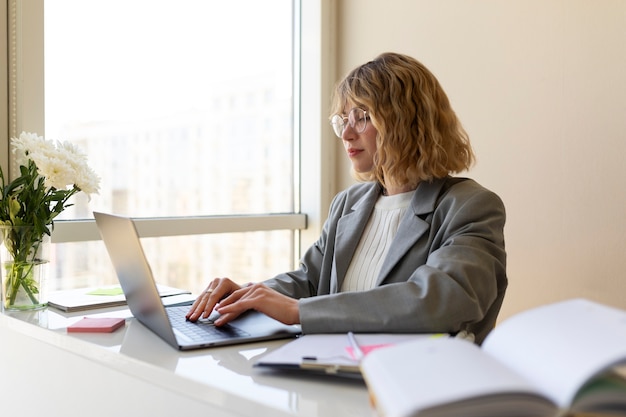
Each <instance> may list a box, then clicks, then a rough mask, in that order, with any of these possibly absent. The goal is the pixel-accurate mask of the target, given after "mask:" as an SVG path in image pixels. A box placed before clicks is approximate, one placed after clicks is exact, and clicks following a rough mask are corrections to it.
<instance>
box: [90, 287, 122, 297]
mask: <svg viewBox="0 0 626 417" xmlns="http://www.w3.org/2000/svg"><path fill="white" fill-rule="evenodd" d="M122 294H124V291H122V288H121V287H113V288H98V289H95V290H93V291H89V292H88V293H87V295H109V296H111V295H122Z"/></svg>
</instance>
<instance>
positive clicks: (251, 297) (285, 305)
mask: <svg viewBox="0 0 626 417" xmlns="http://www.w3.org/2000/svg"><path fill="white" fill-rule="evenodd" d="M247 310H256V311H259V312H261V313H264V314H265V315H268V316H270V317H272V318H274V319H276V320H278V321H280V322H282V323H284V324H298V323H300V310H299V308H298V300H296V299H294V298H291V297H288V296H286V295H283V294H281V293H279V292H278V291H276V290H273V289H271V288H270V287H268V286H266V285H265V284H251V285H248V286H246V287H243V288H241V289H239V290H237V291H234V292H233V293H232V294H230V295H229V296H228V297H226V298H224V299H223V300H222V301H220V302H219V304H218V306H217V312H218V313H220V317H219V318H218V319H217V320H216V321H215V325H216V326H222V325H224V324H226V323H228V322H229V321H231V320H233V319H235V318H236V317H237V316H239V315H240V314H242V313H243V312H245V311H247Z"/></svg>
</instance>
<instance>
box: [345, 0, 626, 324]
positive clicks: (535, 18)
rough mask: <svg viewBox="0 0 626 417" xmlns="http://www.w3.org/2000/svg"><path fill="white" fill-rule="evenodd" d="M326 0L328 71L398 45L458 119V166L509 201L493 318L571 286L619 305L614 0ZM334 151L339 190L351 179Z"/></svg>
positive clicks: (622, 40) (623, 56)
mask: <svg viewBox="0 0 626 417" xmlns="http://www.w3.org/2000/svg"><path fill="white" fill-rule="evenodd" d="M336 6H337V19H338V23H337V24H338V30H337V33H338V38H337V42H338V45H337V52H338V61H337V65H338V68H337V73H338V74H340V75H342V74H345V73H346V72H347V71H348V70H350V69H351V68H353V67H354V66H356V65H359V64H361V63H363V62H365V61H366V60H369V59H371V58H373V57H374V56H375V55H377V54H378V53H380V52H383V51H397V52H403V53H407V54H410V55H412V56H414V57H416V58H417V59H419V60H420V61H422V62H423V63H424V64H425V65H426V66H428V67H429V68H430V69H431V70H432V71H433V72H434V73H435V75H437V77H438V78H439V80H440V81H441V83H442V85H443V87H444V89H445V90H446V91H447V93H448V96H449V97H450V99H451V101H452V104H453V106H454V108H455V109H456V111H457V114H458V115H459V117H460V118H461V120H462V121H463V123H464V125H465V127H466V129H467V130H468V132H469V134H470V137H471V139H472V142H473V145H474V148H475V150H476V153H477V156H478V163H477V165H476V166H475V167H474V168H473V169H472V170H471V171H470V172H469V174H468V175H469V176H471V177H473V178H475V179H477V180H478V181H479V182H481V183H482V184H483V185H485V186H487V187H488V188H491V189H492V190H494V191H496V192H497V193H498V194H499V195H500V196H501V197H502V198H503V200H504V202H505V204H506V207H507V212H508V221H507V226H506V230H505V232H506V239H507V250H508V272H509V279H510V286H509V291H508V294H507V298H506V299H505V303H504V306H503V309H502V314H501V318H504V317H507V316H510V315H511V314H514V313H516V312H518V311H521V310H524V309H527V308H529V307H532V306H535V305H539V304H542V303H546V302H550V301H555V300H560V299H564V298H569V297H578V296H582V297H587V298H590V299H594V300H598V301H601V302H605V303H607V304H610V305H615V306H619V307H623V308H626V209H625V206H626V174H625V173H624V167H625V166H626V1H622V0H507V1H504V0H472V1H469V0H386V1H380V0H337V2H336ZM337 151H338V152H340V155H341V152H342V150H341V148H340V146H339V144H338V145H337ZM337 161H338V166H337V172H338V173H339V174H338V179H337V190H338V189H341V188H344V187H346V186H348V185H349V184H351V183H352V180H351V178H350V175H349V165H348V163H347V160H346V158H343V157H338V158H337Z"/></svg>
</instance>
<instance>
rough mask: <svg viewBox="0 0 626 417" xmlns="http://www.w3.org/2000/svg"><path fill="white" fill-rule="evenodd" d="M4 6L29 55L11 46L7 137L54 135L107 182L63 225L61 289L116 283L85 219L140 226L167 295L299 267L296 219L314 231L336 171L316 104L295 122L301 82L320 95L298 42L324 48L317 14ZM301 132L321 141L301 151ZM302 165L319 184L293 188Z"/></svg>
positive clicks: (244, 5)
mask: <svg viewBox="0 0 626 417" xmlns="http://www.w3.org/2000/svg"><path fill="white" fill-rule="evenodd" d="M6 1H8V5H9V7H8V10H9V16H8V20H9V25H10V26H11V25H13V26H14V27H16V28H17V30H16V31H15V33H17V35H16V37H17V38H18V39H17V42H19V43H20V48H17V47H15V42H16V40H15V39H13V40H11V39H10V40H9V45H10V48H9V49H10V51H9V61H10V63H9V68H10V67H11V62H16V63H17V64H18V65H17V66H16V67H17V68H18V70H17V71H18V73H19V75H20V77H18V76H17V74H11V73H10V74H9V79H10V83H9V84H10V85H11V87H10V90H11V91H9V93H8V95H9V100H10V102H11V104H10V106H9V107H10V108H9V113H10V114H13V115H17V116H18V117H14V118H11V117H10V119H11V120H10V131H11V136H13V135H15V134H17V133H16V132H19V131H21V130H26V131H35V132H38V133H43V132H44V127H45V136H46V137H47V138H61V139H64V140H71V141H74V142H76V143H77V144H78V145H80V146H81V148H82V149H84V150H86V151H87V153H88V155H89V160H90V164H91V166H92V167H93V168H94V169H95V170H96V172H98V174H99V175H100V176H101V177H102V187H101V192H100V194H99V195H98V196H93V198H92V200H91V201H89V202H87V201H86V199H84V198H83V199H80V198H75V200H74V202H75V207H73V208H72V209H70V210H67V211H66V212H65V213H64V221H57V222H56V224H55V232H54V234H53V242H55V243H56V244H55V245H54V247H55V253H56V259H55V260H54V261H55V266H56V276H55V277H53V282H54V284H53V288H69V287H78V286H89V285H102V284H104V283H106V280H109V281H110V282H115V277H114V275H113V273H112V271H111V268H110V262H109V261H108V257H107V256H106V253H105V252H104V246H103V244H102V243H101V242H100V241H98V240H97V239H98V235H97V231H96V228H95V225H94V224H93V222H92V221H90V220H82V219H90V217H91V215H90V213H91V210H102V211H108V212H115V213H120V214H126V215H130V216H132V217H138V218H141V219H140V220H139V221H138V224H139V231H140V234H141V235H142V237H144V239H143V244H144V247H145V248H146V252H147V255H148V258H149V259H150V262H151V264H152V267H153V270H154V272H155V275H156V276H157V278H158V279H159V280H160V281H161V282H164V283H166V284H170V285H177V286H183V287H186V288H190V289H192V290H194V291H198V290H199V289H201V287H203V286H204V285H205V284H206V282H207V280H208V279H209V278H210V277H212V276H223V275H224V274H228V275H229V276H231V277H233V278H239V279H240V280H241V281H250V280H260V279H264V278H267V277H268V276H271V275H273V274H275V273H278V272H281V271H284V270H287V269H290V268H292V267H293V266H294V261H295V259H297V257H298V256H299V248H300V240H299V239H298V238H301V237H302V234H307V230H309V231H310V230H311V228H309V229H305V216H304V215H303V214H300V213H301V212H306V213H307V216H308V218H309V221H310V224H312V225H313V226H314V227H313V229H317V230H318V231H319V224H320V218H321V216H320V212H321V211H322V210H324V213H325V210H326V209H327V207H328V205H327V203H328V198H326V197H321V194H320V189H321V187H320V186H319V184H321V183H322V182H327V179H326V178H324V176H326V175H328V174H327V173H328V172H329V170H328V169H325V168H324V167H322V166H321V165H316V164H318V162H317V161H321V160H327V159H329V158H321V152H320V149H321V148H322V146H320V147H319V148H316V144H320V139H321V134H320V133H321V128H320V125H319V124H318V123H321V122H323V123H324V125H325V124H326V120H325V115H322V112H321V108H322V106H319V108H318V109H316V110H315V111H313V112H310V113H309V115H308V116H306V118H307V121H301V120H300V118H299V115H300V111H299V107H300V98H301V97H300V94H304V93H302V91H306V89H303V88H301V85H302V83H301V82H300V77H302V76H307V75H306V74H307V73H310V74H317V75H313V80H314V82H313V83H312V84H310V85H313V86H316V85H317V86H319V85H320V82H319V78H320V77H319V69H308V68H307V69H304V68H303V66H301V64H300V55H299V54H300V51H301V50H304V49H305V45H304V44H303V45H301V44H300V41H299V40H300V38H299V34H300V32H301V31H306V30H309V29H306V27H308V26H310V27H311V30H312V31H313V32H317V35H316V36H320V33H321V30H320V29H321V26H320V25H319V21H320V16H321V15H320V13H319V12H320V4H319V3H317V2H310V3H307V5H306V6H304V5H301V4H300V2H298V1H291V0H271V1H263V2H258V1H255V0H248V1H244V0H234V1H229V2H219V1H208V0H195V1H194V0H184V1H179V2H176V3H172V2H165V1H163V2H161V1H155V0H148V1H145V0H143V1H142V0H123V1H111V0H106V1H96V0H92V1H89V2H84V1H81V0H54V1H52V0H47V1H45V2H44V1H42V0H39V1H33V0H29V1H28V2H27V1H23V0H6ZM322 3H324V2H322ZM173 5H174V6H173ZM301 7H308V8H312V9H311V10H312V11H313V12H314V13H305V12H304V11H301V10H300V8H301ZM324 7H327V6H324ZM120 10H123V13H120ZM305 15H306V16H307V17H306V18H305V19H303V20H300V17H301V16H305ZM294 16H295V18H294ZM312 19H313V20H315V19H317V23H313V20H312ZM303 22H307V23H305V24H303ZM44 23H45V25H44ZM25 27H28V28H29V30H28V31H25V30H21V29H23V28H25ZM37 27H40V28H41V27H45V30H41V31H38V30H35V29H36V28H37ZM40 32H41V35H40V39H38V33H40ZM43 39H45V42H43ZM11 42H13V43H11ZM44 44H45V48H44V47H43V45H44ZM307 50H308V51H310V52H307V53H310V54H311V58H309V59H310V60H314V59H315V55H317V54H319V53H320V48H319V45H317V42H313V48H309V49H307ZM44 51H45V52H44ZM44 56H45V63H44V61H43V59H44V58H43V57H44ZM318 62H319V60H318ZM44 67H45V72H44V71H43V68H44ZM294 69H295V71H294ZM37 70H39V71H37ZM9 72H11V71H9ZM38 74H43V75H42V78H43V79H44V80H45V83H43V82H38ZM293 74H295V77H294V76H293ZM22 77H23V78H22ZM21 79H23V80H24V81H23V82H22V81H20V80H21ZM11 80H12V82H11ZM38 85H41V86H42V87H41V88H40V90H37V86H38ZM44 85H45V87H43V86H44ZM294 86H295V88H294ZM33 89H34V91H31V90H33ZM44 91H45V93H44ZM318 91H319V90H318ZM328 91H329V89H328ZM307 94H308V93H307ZM318 95H319V93H318ZM43 97H45V102H44V100H43ZM315 101H316V102H318V103H319V102H320V101H321V97H316V98H315ZM25 108H28V109H29V111H28V112H25V111H24V110H23V109H25ZM38 109H43V110H41V111H39V110H38ZM320 116H322V117H320ZM14 120H15V121H14ZM302 123H304V124H309V123H310V124H311V126H312V127H313V128H310V129H308V132H310V133H308V135H312V137H313V135H315V136H318V137H316V138H315V139H314V140H313V141H310V140H309V141H307V143H306V144H304V145H303V142H305V139H304V138H303V137H302V136H301V134H300V132H302V131H303V130H304V129H303V127H304V126H302ZM304 135H307V134H304ZM323 147H324V148H327V147H326V145H324V146H323ZM301 152H309V153H307V161H306V163H305V165H306V164H314V165H313V167H312V169H310V167H305V168H304V169H302V172H303V173H304V172H305V169H306V172H307V174H306V175H310V176H311V177H310V178H315V177H317V179H313V180H310V179H304V177H305V176H306V175H303V176H302V177H301V176H300V175H299V172H301V171H300V169H298V168H299V166H300V162H303V161H302V160H301V159H300V158H299V155H300V153H301ZM321 172H324V175H321ZM309 181H311V182H310V183H309ZM305 183H309V184H311V185H312V187H309V188H308V193H307V198H305V199H304V200H302V199H301V198H300V190H301V189H302V187H303V186H304V184H305ZM316 196H317V197H316ZM311 198H313V199H316V200H317V201H316V202H314V203H311V202H310V200H311ZM303 205H304V206H306V205H308V206H310V207H311V209H308V208H305V207H303ZM322 207H323V209H321V208H322ZM311 220H312V222H311ZM215 233H217V234H215ZM316 234H317V232H314V234H313V235H316ZM311 240H312V239H311V238H310V237H309V238H308V241H309V242H310V241H311ZM305 244H306V243H305ZM174 277H177V278H174ZM180 277H184V278H180ZM179 279H183V280H184V281H178V280H179Z"/></svg>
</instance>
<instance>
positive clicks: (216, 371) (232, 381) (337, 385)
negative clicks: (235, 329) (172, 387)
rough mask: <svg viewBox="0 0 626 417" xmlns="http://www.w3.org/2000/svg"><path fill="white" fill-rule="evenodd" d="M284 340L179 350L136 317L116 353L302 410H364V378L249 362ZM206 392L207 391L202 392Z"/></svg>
mask: <svg viewBox="0 0 626 417" xmlns="http://www.w3.org/2000/svg"><path fill="white" fill-rule="evenodd" d="M288 342H289V340H279V341H269V342H256V343H245V344H240V345H234V346H226V347H213V348H204V349H198V350H193V351H184V352H182V351H178V350H176V349H174V348H172V347H171V346H170V345H168V344H167V343H165V342H164V341H163V340H161V339H160V338H159V337H158V336H157V335H155V334H154V333H153V332H151V331H150V330H149V329H148V328H147V327H145V326H144V325H142V324H141V323H140V322H139V321H137V320H135V319H129V320H128V322H127V325H126V331H125V334H124V339H123V341H122V344H121V347H120V353H121V354H123V355H127V356H130V357H132V358H134V359H137V360H140V361H142V362H147V363H150V364H152V365H155V366H158V367H160V368H164V369H167V370H169V371H171V372H173V373H174V374H176V375H178V376H182V377H184V378H189V379H192V380H194V381H197V382H200V383H202V384H205V385H206V386H217V387H219V388H220V389H221V390H224V391H228V392H229V393H230V394H232V395H233V396H236V397H240V399H241V400H242V401H253V402H256V403H262V404H265V405H267V406H268V407H272V408H278V409H280V410H282V411H284V412H287V413H288V414H295V415H303V416H364V415H365V416H367V415H370V413H371V411H370V408H369V403H368V397H367V390H366V387H365V383H364V382H363V381H361V380H353V379H343V378H338V377H333V376H324V375H308V374H304V373H297V372H284V371H283V372H279V371H272V370H267V369H259V368H254V366H253V365H254V363H255V362H256V361H257V360H258V359H259V358H260V357H261V356H262V355H264V354H266V353H269V352H271V351H273V350H275V349H277V348H279V347H280V346H282V345H283V344H284V343H288ZM207 394H208V392H207Z"/></svg>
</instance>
